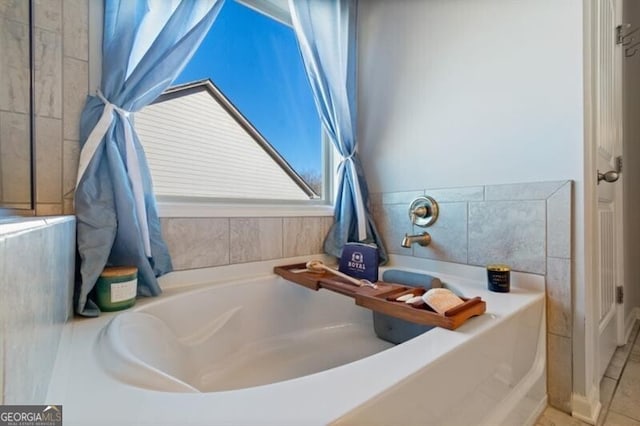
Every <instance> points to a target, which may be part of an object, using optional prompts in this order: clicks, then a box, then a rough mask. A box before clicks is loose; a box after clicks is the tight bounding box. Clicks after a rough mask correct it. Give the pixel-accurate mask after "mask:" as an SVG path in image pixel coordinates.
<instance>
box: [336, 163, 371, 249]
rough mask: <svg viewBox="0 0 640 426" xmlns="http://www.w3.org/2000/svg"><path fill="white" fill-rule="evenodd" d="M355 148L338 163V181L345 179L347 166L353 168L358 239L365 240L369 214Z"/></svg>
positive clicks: (352, 184)
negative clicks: (367, 213)
mask: <svg viewBox="0 0 640 426" xmlns="http://www.w3.org/2000/svg"><path fill="white" fill-rule="evenodd" d="M355 155H356V152H355V150H354V151H353V152H352V153H350V154H349V155H346V156H344V157H342V160H340V164H338V182H342V180H343V179H344V173H345V168H346V167H347V164H348V167H349V169H350V170H351V176H352V177H353V182H351V188H352V190H353V195H354V198H355V204H356V205H355V208H356V218H357V223H358V241H364V240H366V239H367V215H366V212H365V209H364V198H363V197H362V190H361V189H360V178H359V177H358V170H357V169H356V162H355V161H354V159H353V158H354V156H355Z"/></svg>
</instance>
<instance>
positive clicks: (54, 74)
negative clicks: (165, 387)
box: [34, 0, 89, 216]
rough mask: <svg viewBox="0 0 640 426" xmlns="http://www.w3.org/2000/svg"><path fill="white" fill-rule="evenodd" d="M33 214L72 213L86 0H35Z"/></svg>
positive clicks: (84, 77)
mask: <svg viewBox="0 0 640 426" xmlns="http://www.w3.org/2000/svg"><path fill="white" fill-rule="evenodd" d="M34 20H35V29H34V51H35V55H34V56H35V58H34V59H35V70H36V72H35V114H36V123H35V135H34V136H35V142H36V171H37V173H36V215H37V216H46V215H57V214H63V213H64V214H72V213H73V192H74V189H75V179H76V172H77V168H78V158H79V154H80V143H79V140H80V136H79V122H80V113H81V112H82V108H83V106H84V102H85V99H86V97H87V95H88V93H89V63H88V61H89V49H88V40H89V37H88V32H89V24H88V22H89V2H88V0H35V2H34Z"/></svg>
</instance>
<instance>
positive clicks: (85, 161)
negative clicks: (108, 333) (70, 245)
mask: <svg viewBox="0 0 640 426" xmlns="http://www.w3.org/2000/svg"><path fill="white" fill-rule="evenodd" d="M223 1H224V0H105V2H104V33H103V42H102V82H101V87H100V90H99V91H98V92H97V93H96V95H95V96H89V97H88V99H87V102H86V105H85V107H84V110H83V113H82V117H81V122H80V137H81V141H82V150H81V152H80V164H79V166H78V180H77V183H76V193H75V210H76V216H77V239H78V252H79V255H80V276H81V281H80V282H79V283H78V284H77V285H76V289H75V295H74V298H75V300H74V302H75V309H76V312H77V313H79V314H81V315H84V316H97V315H98V314H99V312H100V311H99V309H98V307H97V306H96V304H95V303H94V302H93V301H92V300H91V299H90V298H89V293H90V292H91V290H92V289H93V287H94V286H95V283H96V281H97V279H98V277H99V275H100V273H101V272H102V270H103V268H104V267H105V266H106V265H135V266H137V268H138V295H139V296H156V295H158V294H160V292H161V290H160V287H159V286H158V282H157V279H156V277H157V276H160V275H162V274H164V273H167V272H169V271H171V269H172V266H171V259H170V257H169V252H168V250H167V247H166V245H165V243H164V241H163V239H162V235H161V230H160V221H159V219H158V213H157V208H156V203H155V197H154V195H153V188H152V184H151V177H150V173H149V169H148V166H147V162H146V158H145V155H144V151H143V150H142V147H141V145H140V141H139V140H138V137H137V135H136V132H135V129H134V128H133V126H132V124H131V113H133V112H135V111H139V110H140V109H142V108H143V107H144V106H146V105H148V104H149V103H150V102H152V101H153V100H154V99H156V98H157V97H158V96H159V95H160V94H161V93H162V92H163V91H164V90H165V89H166V88H167V87H169V85H170V84H171V82H172V81H173V80H174V79H175V77H176V76H177V75H178V74H179V73H180V71H181V70H182V68H183V67H184V65H185V64H186V63H187V62H188V61H189V59H190V58H191V56H192V55H193V53H194V52H195V51H196V49H197V48H198V46H199V45H200V43H201V42H202V39H203V38H204V36H205V35H206V34H207V32H208V31H209V28H210V27H211V25H212V24H213V22H214V20H215V19H216V17H217V15H218V12H219V10H220V8H221V6H222V3H223Z"/></svg>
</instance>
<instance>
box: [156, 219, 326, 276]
mask: <svg viewBox="0 0 640 426" xmlns="http://www.w3.org/2000/svg"><path fill="white" fill-rule="evenodd" d="M332 223H333V217H332V216H311V217H306V216H305V217H266V218H255V217H246V218H245V217H243V218H235V217H225V218H162V219H161V224H162V234H163V236H164V238H165V241H166V242H167V246H168V247H169V253H170V254H171V258H172V261H173V267H174V269H175V270H185V269H194V268H208V267H212V266H222V265H230V264H238V263H246V262H256V261H262V260H271V259H279V258H284V257H295V256H305V255H309V254H320V253H322V252H323V250H322V243H323V241H324V237H325V236H326V235H327V232H329V228H330V227H331V224H332Z"/></svg>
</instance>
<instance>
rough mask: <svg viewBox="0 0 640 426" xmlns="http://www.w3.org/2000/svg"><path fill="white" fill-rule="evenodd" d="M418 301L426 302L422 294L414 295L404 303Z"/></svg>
mask: <svg viewBox="0 0 640 426" xmlns="http://www.w3.org/2000/svg"><path fill="white" fill-rule="evenodd" d="M416 302H423V303H424V300H422V296H414V297H412V298H411V299H409V300H407V301H406V302H404V303H409V304H412V303H416Z"/></svg>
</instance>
